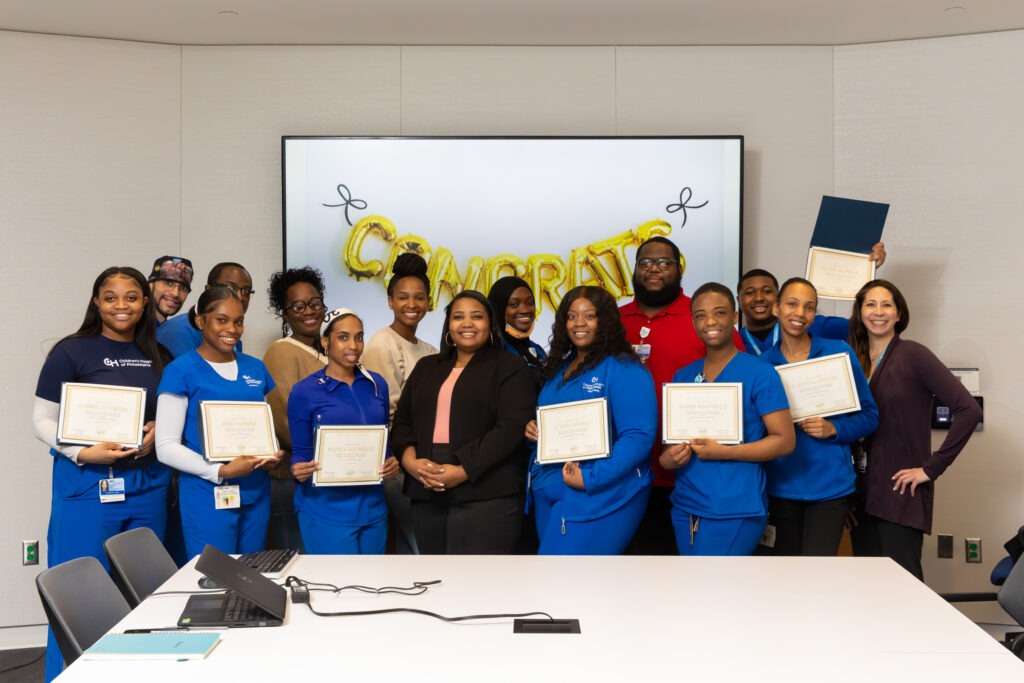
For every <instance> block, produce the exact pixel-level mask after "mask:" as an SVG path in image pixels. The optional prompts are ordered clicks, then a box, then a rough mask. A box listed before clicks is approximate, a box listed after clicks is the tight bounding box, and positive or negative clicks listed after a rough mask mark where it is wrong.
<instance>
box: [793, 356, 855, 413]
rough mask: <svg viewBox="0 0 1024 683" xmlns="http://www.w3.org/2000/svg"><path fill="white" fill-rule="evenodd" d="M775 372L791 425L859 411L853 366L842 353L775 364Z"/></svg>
mask: <svg viewBox="0 0 1024 683" xmlns="http://www.w3.org/2000/svg"><path fill="white" fill-rule="evenodd" d="M775 369H776V370H778V372H779V377H780V378H781V379H782V386H783V387H784V388H785V390H786V398H787V399H788V400H789V410H790V413H791V414H792V416H793V421H794V422H799V421H800V420H803V419H806V418H809V417H828V416H829V415H840V414H842V413H853V412H856V411H858V410H860V396H858V395H857V385H856V384H855V383H854V380H853V367H852V366H851V364H850V357H849V356H848V355H846V354H845V353H836V354H833V355H831V356H822V357H821V358H813V359H811V360H804V361H800V362H798V363H789V364H787V365H779V366H776V368H775Z"/></svg>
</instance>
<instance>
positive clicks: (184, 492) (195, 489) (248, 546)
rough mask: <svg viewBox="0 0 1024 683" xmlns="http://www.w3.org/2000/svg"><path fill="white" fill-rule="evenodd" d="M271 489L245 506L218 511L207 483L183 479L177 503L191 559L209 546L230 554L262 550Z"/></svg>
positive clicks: (267, 487) (265, 534)
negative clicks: (178, 503) (179, 506)
mask: <svg viewBox="0 0 1024 683" xmlns="http://www.w3.org/2000/svg"><path fill="white" fill-rule="evenodd" d="M250 476H252V475H250ZM269 489H270V487H269V485H268V486H266V487H265V490H264V491H263V492H262V493H261V494H260V495H257V496H256V499H255V500H253V501H252V502H251V503H248V504H246V505H242V507H238V508H232V509H230V510H217V509H216V508H215V507H214V500H213V489H212V487H211V486H210V484H209V483H208V482H206V481H203V480H200V479H196V478H193V477H182V478H181V479H180V480H179V482H178V500H179V501H180V503H181V531H182V533H183V535H184V536H185V552H186V553H187V554H188V556H189V558H192V557H195V556H196V555H198V554H200V553H201V552H203V548H204V547H206V545H207V544H210V545H212V546H213V547H214V548H216V549H217V550H220V551H221V552H224V553H228V554H229V555H230V554H233V553H254V552H257V551H259V550H263V548H264V545H265V543H266V540H267V527H268V526H269V525H270V491H269Z"/></svg>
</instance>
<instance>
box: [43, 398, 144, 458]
mask: <svg viewBox="0 0 1024 683" xmlns="http://www.w3.org/2000/svg"><path fill="white" fill-rule="evenodd" d="M145 405H146V390H145V389H142V388H139V387H121V386H112V385H107V384H82V383H77V382H65V383H64V384H63V385H61V394H60V414H59V416H58V419H57V443H58V444H61V445H74V446H94V445H96V444H101V443H117V444H121V445H122V446H123V447H124V448H141V447H142V440H143V438H144V436H145V434H144V431H143V420H144V408H145Z"/></svg>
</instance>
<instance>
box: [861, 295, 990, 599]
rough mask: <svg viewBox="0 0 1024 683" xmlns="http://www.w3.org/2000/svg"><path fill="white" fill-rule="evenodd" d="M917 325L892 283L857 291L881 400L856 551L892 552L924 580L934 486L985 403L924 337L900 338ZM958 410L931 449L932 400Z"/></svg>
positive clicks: (868, 445)
mask: <svg viewBox="0 0 1024 683" xmlns="http://www.w3.org/2000/svg"><path fill="white" fill-rule="evenodd" d="M909 323H910V309H909V308H908V307H907V301H906V299H904V298H903V294H901V293H900V290H899V289H897V288H896V286H895V285H894V284H892V283H891V282H888V281H886V280H872V281H871V282H869V283H867V284H866V285H864V286H863V287H862V288H861V289H860V291H859V292H857V296H856V299H855V301H854V306H853V315H852V316H851V318H850V340H851V343H852V344H853V348H854V350H855V351H856V352H857V358H858V359H859V361H860V367H861V368H863V370H864V372H865V374H867V376H868V377H869V379H870V386H871V393H872V394H873V395H874V397H875V400H876V401H878V411H879V424H878V431H876V432H875V433H874V434H872V435H871V436H869V437H868V438H867V440H866V441H865V444H864V450H865V451H866V453H867V457H866V459H865V464H864V466H863V469H864V472H863V473H862V474H861V476H860V477H859V482H858V484H859V486H858V494H859V498H860V500H859V501H858V504H857V506H856V508H857V509H856V513H857V514H856V525H855V526H854V527H853V528H852V529H851V530H850V536H851V539H852V540H853V552H854V554H855V555H862V556H882V557H891V558H892V559H893V560H895V561H896V562H897V563H898V564H899V565H900V566H902V567H903V568H904V569H906V570H907V571H909V572H910V573H911V574H913V575H914V576H916V577H917V578H919V579H921V580H924V572H923V571H922V569H921V544H922V540H923V535H924V534H930V533H931V530H932V506H933V504H934V497H935V486H934V484H933V483H932V482H933V481H935V479H937V478H938V477H939V475H941V474H942V473H943V472H945V471H946V468H947V467H949V466H950V465H951V464H953V460H954V459H956V457H957V455H959V453H960V451H961V450H963V448H964V446H966V445H967V441H968V439H970V438H971V434H972V433H973V432H974V428H975V427H976V426H977V424H978V422H980V421H981V408H979V407H978V404H977V402H976V401H975V400H974V399H973V398H972V397H971V395H970V393H969V392H968V391H967V389H966V388H965V387H964V385H963V384H962V383H961V382H960V381H959V380H958V379H957V378H956V377H955V376H954V375H953V373H951V372H950V371H949V370H948V369H947V368H946V366H945V365H944V364H943V363H942V361H941V360H939V359H938V358H936V357H935V354H933V353H932V352H931V351H929V350H928V349H927V348H925V347H924V346H922V345H921V344H918V343H917V342H914V341H910V340H906V339H902V338H900V334H901V333H902V332H903V331H904V330H905V329H907V325H908V324H909ZM933 396H934V397H935V398H936V400H937V401H938V402H939V403H941V404H943V405H946V406H949V407H950V409H951V411H952V416H953V420H952V423H951V425H950V428H949V431H948V432H947V433H946V438H945V439H944V440H943V441H942V445H941V446H939V448H938V450H936V451H934V452H933V451H932V448H931V430H930V429H929V425H930V424H931V411H932V398H933Z"/></svg>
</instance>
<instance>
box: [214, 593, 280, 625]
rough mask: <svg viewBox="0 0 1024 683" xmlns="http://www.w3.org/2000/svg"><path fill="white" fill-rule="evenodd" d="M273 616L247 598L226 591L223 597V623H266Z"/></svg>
mask: <svg viewBox="0 0 1024 683" xmlns="http://www.w3.org/2000/svg"><path fill="white" fill-rule="evenodd" d="M272 618H273V615H272V614H270V613H269V612H267V611H266V610H265V609H263V608H262V607H260V606H259V605H257V604H256V603H255V602H253V601H252V600H249V599H248V598H243V597H242V596H241V595H239V594H238V593H235V592H232V591H228V593H227V595H225V604H224V621H266V620H267V619H272Z"/></svg>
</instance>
